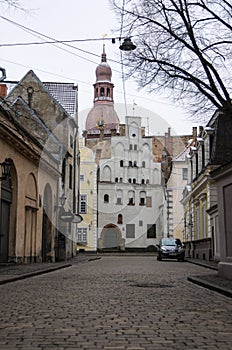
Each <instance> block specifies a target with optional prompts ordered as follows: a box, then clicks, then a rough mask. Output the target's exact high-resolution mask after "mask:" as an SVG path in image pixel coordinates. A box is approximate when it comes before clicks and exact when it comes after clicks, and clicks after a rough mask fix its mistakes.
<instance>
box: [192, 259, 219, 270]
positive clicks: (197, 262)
mask: <svg viewBox="0 0 232 350" xmlns="http://www.w3.org/2000/svg"><path fill="white" fill-rule="evenodd" d="M185 261H187V262H188V263H190V264H194V265H199V266H202V267H205V268H206V269H210V270H214V271H218V267H217V266H212V265H209V264H205V263H203V262H201V261H194V260H189V259H188V258H185Z"/></svg>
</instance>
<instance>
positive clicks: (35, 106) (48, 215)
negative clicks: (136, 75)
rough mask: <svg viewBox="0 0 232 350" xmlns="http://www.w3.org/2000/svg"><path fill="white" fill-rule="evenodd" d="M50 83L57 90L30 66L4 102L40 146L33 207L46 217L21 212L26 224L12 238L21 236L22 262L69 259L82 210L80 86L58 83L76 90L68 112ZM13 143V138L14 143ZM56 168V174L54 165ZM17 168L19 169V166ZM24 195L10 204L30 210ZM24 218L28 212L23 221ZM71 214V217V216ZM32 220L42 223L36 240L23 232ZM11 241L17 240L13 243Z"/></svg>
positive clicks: (20, 257)
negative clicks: (17, 201)
mask: <svg viewBox="0 0 232 350" xmlns="http://www.w3.org/2000/svg"><path fill="white" fill-rule="evenodd" d="M48 85H49V88H50V89H51V90H52V88H53V92H52V93H53V94H52V93H51V92H50V91H49V89H48V87H46V86H45V84H43V83H42V82H41V81H40V79H39V78H38V77H37V76H36V74H35V73H34V72H33V71H29V72H28V73H27V74H26V75H25V76H24V78H23V79H22V80H21V81H20V82H19V83H18V84H16V85H15V86H14V87H13V89H12V90H11V91H10V92H9V94H8V95H7V96H5V98H4V100H3V104H2V107H3V108H4V109H5V111H6V113H9V114H10V115H11V117H12V118H13V119H11V120H13V121H14V123H15V125H16V124H17V125H19V126H20V128H21V129H20V130H21V132H22V133H23V134H25V135H30V137H31V138H32V139H33V141H31V144H30V146H31V148H33V147H34V144H35V145H37V146H38V147H39V151H38V153H37V155H36V157H37V158H36V161H34V166H33V167H32V168H33V178H34V179H35V180H34V181H35V183H34V190H33V191H34V195H33V198H35V206H34V207H33V208H34V209H33V213H35V212H36V210H38V208H41V212H42V217H41V216H40V217H39V218H37V219H36V224H35V223H34V221H35V219H34V216H33V219H31V218H30V219H27V218H26V216H25V215H21V219H22V220H21V224H22V225H23V227H21V229H20V236H19V237H18V235H19V232H18V231H17V227H15V232H14V235H13V236H14V237H15V238H14V240H15V239H18V238H19V241H20V242H21V243H20V244H21V248H20V249H19V251H17V253H16V256H15V258H14V260H16V261H21V262H29V261H32V260H33V261H34V260H36V261H40V260H42V261H55V260H60V259H66V258H69V257H72V256H73V254H74V253H75V248H76V246H75V244H74V237H75V233H76V224H74V223H73V221H75V220H73V219H75V214H76V213H78V203H77V201H78V196H77V194H78V189H77V183H78V181H77V177H78V163H77V154H78V144H77V141H76V140H77V121H76V110H77V90H76V89H74V87H73V86H72V87H71V85H72V84H71V85H70V84H60V85H59V88H61V86H63V85H65V87H66V94H67V89H69V90H70V93H71V95H72V103H74V104H75V106H72V108H71V110H72V111H74V112H73V113H72V115H70V114H69V112H70V111H69V112H68V111H67V110H66V109H65V108H64V107H63V105H62V104H61V103H60V102H59V101H58V100H57V98H58V96H59V94H58V91H56V92H57V94H56V97H54V95H55V93H54V84H51V83H49V84H48ZM63 97H64V96H63ZM68 102H70V100H68ZM63 104H64V102H63ZM25 139H26V136H25ZM13 149H14V144H12V150H13ZM21 153H22V151H21V148H20V149H19V150H18V152H17V155H18V156H19V155H20V156H22V154H21ZM15 155H16V154H15ZM2 158H4V159H8V158H10V159H11V160H12V161H13V164H14V159H15V156H14V157H9V151H8V152H7V150H6V151H4V152H3V154H2ZM51 159H52V160H53V161H54V162H55V165H53V163H52V161H51ZM29 160H31V158H29V159H28V161H29ZM24 162H25V159H24V160H23V159H21V165H20V169H21V176H22V183H21V184H20V189H21V188H22V189H23V188H25V181H27V180H26V179H27V175H26V173H25V174H24V170H26V169H24V166H23V163H24ZM53 168H54V171H55V173H56V175H54V173H53V171H52V170H51V169H53ZM15 172H16V174H17V172H18V169H17V168H15ZM16 178H17V176H16ZM17 181H18V179H17ZM30 183H31V184H32V183H33V181H32V180H30ZM31 186H32V185H31ZM18 188H19V187H18ZM35 193H36V195H35ZM24 197H25V196H20V197H19V200H20V198H21V200H22V203H21V204H20V203H17V204H14V205H10V208H11V209H10V210H14V211H21V210H24V209H25V213H27V210H26V208H27V207H26V208H25V204H24V201H23V198H24ZM29 198H30V195H29ZM61 198H62V199H64V200H65V203H61ZM23 208H24V209H23ZM61 214H62V216H61ZM15 215H16V214H15ZM33 215H35V214H33ZM23 218H24V219H25V218H26V219H25V220H26V221H25V222H24V219H23ZM68 219H69V222H67V221H68ZM30 220H32V222H33V225H39V227H37V229H34V228H33V230H34V231H33V232H36V237H34V238H33V240H32V238H25V237H26V233H25V231H27V223H28V225H29V226H30V225H31V221H30ZM2 223H3V221H2ZM21 224H19V225H21ZM16 226H17V225H16ZM33 227H34V226H33ZM28 230H29V231H28V232H30V230H32V229H30V228H28ZM51 232H52V233H51ZM23 237H24V238H23ZM27 240H30V242H32V241H33V243H30V244H32V246H33V249H32V248H30V249H29V250H28V248H25V246H26V245H27V243H26V242H27ZM34 241H35V242H34ZM9 244H11V245H13V244H14V243H9ZM28 244H29V243H28ZM35 247H36V248H35ZM32 250H33V253H32ZM35 252H36V253H35ZM35 254H36V256H35V257H34V255H35ZM32 256H33V258H32ZM9 258H10V256H9Z"/></svg>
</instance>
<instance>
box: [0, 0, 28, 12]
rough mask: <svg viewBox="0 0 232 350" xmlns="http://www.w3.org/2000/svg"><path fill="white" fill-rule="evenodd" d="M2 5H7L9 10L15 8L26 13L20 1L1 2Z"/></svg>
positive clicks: (5, 0) (1, 0)
mask: <svg viewBox="0 0 232 350" xmlns="http://www.w3.org/2000/svg"><path fill="white" fill-rule="evenodd" d="M0 4H1V5H6V6H8V7H9V8H15V9H18V10H22V11H24V8H23V7H22V5H21V1H20V0H0Z"/></svg>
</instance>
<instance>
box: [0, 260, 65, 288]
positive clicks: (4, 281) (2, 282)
mask: <svg viewBox="0 0 232 350" xmlns="http://www.w3.org/2000/svg"><path fill="white" fill-rule="evenodd" d="M70 266H72V264H65V265H61V266H55V267H51V268H48V269H44V270H38V271H33V272H29V273H25V274H23V275H18V276H14V277H10V278H6V279H5V280H2V281H1V280H0V285H3V284H7V283H11V282H15V281H19V280H23V279H26V278H29V277H34V276H38V275H43V274H45V273H49V272H53V271H56V270H60V269H64V268H66V267H70Z"/></svg>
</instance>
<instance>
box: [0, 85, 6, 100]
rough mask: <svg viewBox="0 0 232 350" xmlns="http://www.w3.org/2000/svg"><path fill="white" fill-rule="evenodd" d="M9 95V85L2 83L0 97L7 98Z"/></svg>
mask: <svg viewBox="0 0 232 350" xmlns="http://www.w3.org/2000/svg"><path fill="white" fill-rule="evenodd" d="M6 95H7V85H6V84H0V97H1V98H5V97H6Z"/></svg>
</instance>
